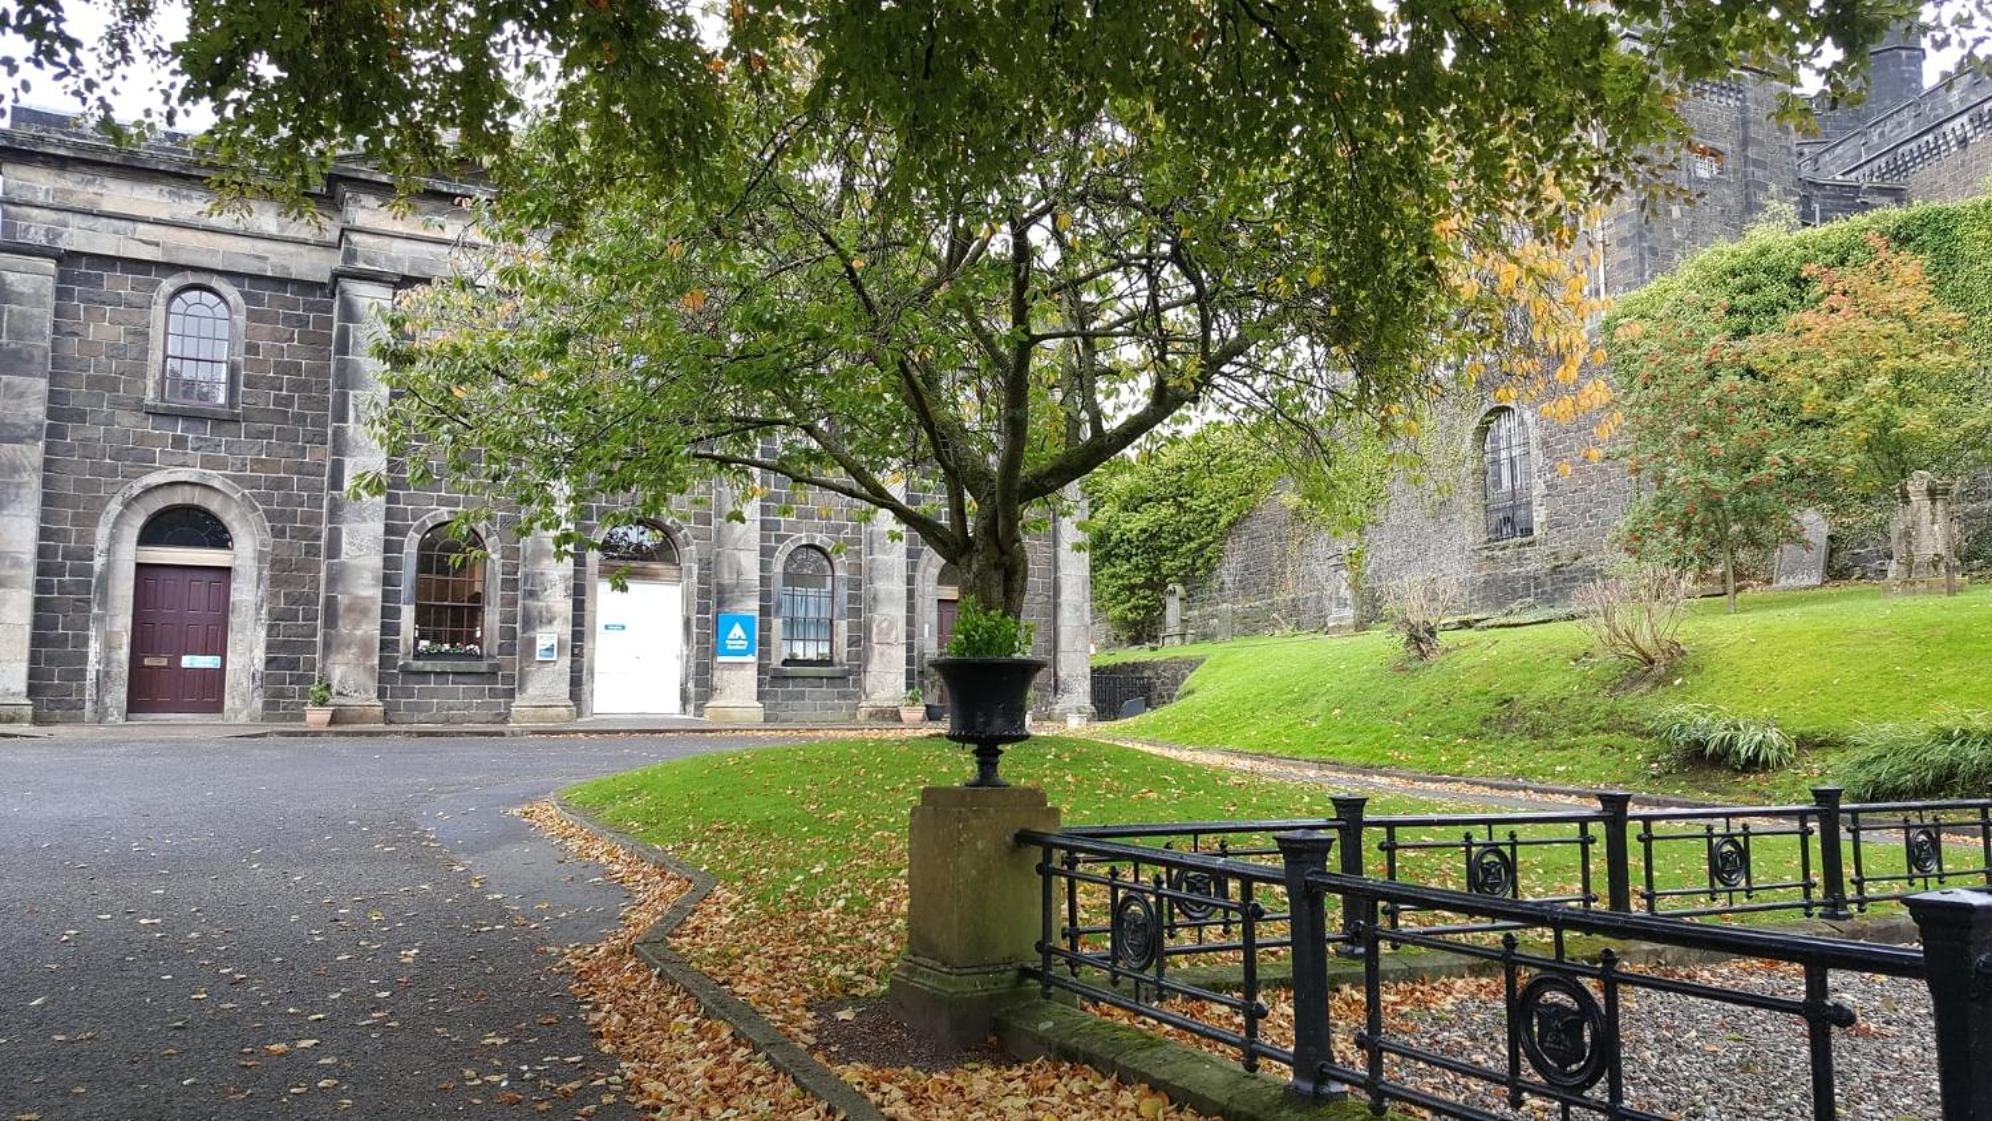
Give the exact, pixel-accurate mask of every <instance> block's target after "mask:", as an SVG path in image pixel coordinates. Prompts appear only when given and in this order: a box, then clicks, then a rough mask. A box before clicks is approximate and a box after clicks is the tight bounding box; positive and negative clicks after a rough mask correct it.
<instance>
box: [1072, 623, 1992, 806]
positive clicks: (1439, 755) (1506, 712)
mask: <svg viewBox="0 0 1992 1121" xmlns="http://www.w3.org/2000/svg"><path fill="white" fill-rule="evenodd" d="M1721 607H1722V605H1721V601H1720V600H1706V601H1702V602H1699V603H1697V604H1695V605H1694V610H1693V613H1692V615H1691V617H1690V618H1689V620H1688V622H1687V624H1686V626H1685V627H1684V628H1683V634H1682V640H1683V641H1684V643H1685V644H1686V645H1687V647H1688V650H1689V655H1688V658H1687V660H1686V661H1685V662H1684V663H1683V664H1682V665H1681V666H1680V667H1679V668H1678V670H1677V671H1676V672H1675V673H1674V674H1673V675H1672V678H1671V679H1670V680H1669V681H1667V682H1665V683H1662V684H1660V685H1659V686H1657V687H1655V688H1651V689H1646V690H1635V691H1626V690H1622V689H1620V688H1619V682H1620V680H1621V677H1622V671H1621V669H1620V667H1619V665H1618V664H1617V663H1615V662H1610V661H1606V660H1602V659H1600V658H1598V657H1596V656H1594V655H1592V654H1591V652H1590V649H1591V643H1590V640H1589V637H1588V636H1587V635H1586V634H1585V632H1584V631H1583V630H1582V629H1581V628H1580V627H1579V626H1578V625H1577V624H1575V623H1547V624H1543V625H1539V626H1531V627H1516V628H1509V629H1497V630H1484V631H1449V632H1446V634H1445V636H1444V637H1445V641H1446V645H1447V647H1448V652H1447V653H1446V654H1445V655H1444V656H1443V657H1441V658H1440V659H1439V660H1438V661H1437V662H1435V663H1432V664H1430V665H1425V666H1417V667H1409V668H1407V667H1405V666H1404V665H1402V664H1401V660H1400V657H1399V652H1398V647H1397V643H1396V640H1395V639H1394V638H1393V637H1392V636H1391V635H1390V634H1389V633H1387V632H1386V631H1384V630H1382V629H1381V628H1379V629H1374V630H1371V631H1368V632H1365V633H1362V634H1356V635H1344V636H1296V637H1285V638H1256V639H1242V640H1239V641H1236V642H1230V643H1213V644H1202V645H1195V646H1186V647H1178V648H1174V649H1167V650H1155V651H1128V652H1119V653H1112V654H1108V655H1104V656H1102V657H1100V658H1098V659H1096V662H1097V663H1099V664H1111V663H1113V662H1115V661H1124V660H1130V659H1136V658H1153V657H1177V656H1182V655H1204V656H1207V659H1208V660H1207V661H1205V663H1204V664H1203V665H1202V666H1201V667H1200V668H1199V669H1198V670H1197V672H1196V673H1195V675H1193V676H1192V677H1191V678H1190V680H1189V682H1188V684H1187V686H1186V687H1185V689H1184V691H1183V695H1182V696H1181V697H1180V698H1179V699H1178V700H1177V702H1176V703H1174V704H1172V705H1168V706H1166V707H1164V708H1161V709H1158V710H1156V711H1154V712H1151V713H1149V714H1148V715H1146V716H1142V717H1139V718H1136V719H1134V720H1131V721H1128V722H1126V723H1125V724H1122V725H1118V727H1119V728H1121V729H1124V730H1125V731H1126V732H1127V733H1128V734H1131V735H1138V736H1144V737H1150V738H1154V739H1159V740H1166V741H1169V742H1173V743H1181V744H1187V745H1192V746H1209V747H1231V748H1240V749H1244V750H1248V751H1265V752H1274V753H1280V754H1289V755H1298V756H1305V757H1309V758H1321V759H1330V760H1334V761H1338V762H1346V763H1354V764H1367V765H1381V766H1394V767H1406V768H1411V769H1415V770H1420V771H1431V772H1438V773H1448V774H1460V775H1490V776H1503V777H1512V778H1524V779H1536V780H1542V781H1554V782H1563V783H1574V784H1582V785H1596V786H1604V785H1614V786H1624V787H1627V788H1631V789H1644V790H1654V791H1667V792H1678V793H1686V794H1694V795H1703V796H1715V797H1722V798H1743V799H1756V800H1776V801H1782V800H1787V799H1802V798H1803V797H1804V792H1805V790H1806V788H1807V787H1808V786H1810V785H1812V784H1814V783H1817V782H1821V781H1830V780H1831V779H1832V778H1833V776H1834V774H1835V771H1836V768H1837V767H1838V766H1839V764H1840V762H1841V761H1842V760H1844V759H1845V758H1846V757H1847V750H1846V746H1845V744H1846V738H1847V736H1848V735H1849V734H1850V733H1852V732H1853V731H1855V730H1856V729H1857V728H1858V727H1859V726H1860V725H1861V724H1863V723H1865V722H1917V721H1921V720H1924V719H1927V718H1929V717H1930V716H1932V715H1933V714H1934V713H1936V712H1937V711H1939V710H1940V709H1941V708H1942V707H1943V706H1946V705H1950V706H1957V707H1961V708H1965V709H1981V710H1982V709H1992V588H1988V587H1977V588H1973V589H1970V590H1969V591H1967V592H1965V593H1964V594H1962V595H1960V596H1957V597H1955V598H1950V599H1946V598H1943V597H1914V598H1892V597H1888V596H1886V595H1884V594H1883V593H1882V591H1881V590H1880V589H1879V588H1876V587H1873V586H1865V587H1852V588H1832V589H1825V590H1818V591H1808V592H1763V593H1757V594H1753V595H1747V596H1745V597H1744V599H1743V610H1742V612H1741V613H1740V614H1739V615H1736V616H1729V615H1725V614H1723V613H1722V610H1721ZM1682 702H1701V703H1708V704H1714V705H1718V706H1721V707H1723V708H1725V709H1728V710H1730V711H1731V712H1734V713H1736V714H1738V715H1747V716H1755V717H1770V718H1773V719H1776V720H1777V721H1778V722H1779V723H1781V724H1782V725H1783V726H1784V727H1785V729H1786V730H1787V731H1789V732H1791V733H1793V734H1794V735H1795V736H1797V737H1798V739H1799V741H1800V744H1801V747H1802V749H1803V750H1802V752H1801V755H1800V758H1799V762H1798V764H1797V765H1796V766H1794V767H1792V768H1791V769H1789V770H1787V771H1784V772H1781V773H1777V774H1773V775H1764V776H1738V775H1734V774H1731V773H1728V772H1724V771H1718V770H1715V769H1711V768H1694V769H1688V770H1679V769H1676V768H1674V767H1673V766H1672V765H1671V763H1670V762H1669V760H1668V757H1667V753H1666V752H1665V751H1664V749H1662V748H1661V747H1660V746H1659V745H1658V744H1656V743H1655V742H1654V741H1653V740H1652V739H1651V738H1650V736H1649V735H1648V734H1647V733H1646V731H1645V725H1646V721H1647V719H1648V718H1649V717H1650V716H1651V715H1652V714H1653V713H1655V712H1657V711H1658V710H1660V709H1662V708H1664V707H1666V706H1668V705H1671V704H1676V703H1682Z"/></svg>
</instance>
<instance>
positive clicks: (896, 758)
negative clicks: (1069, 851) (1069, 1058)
mask: <svg viewBox="0 0 1992 1121" xmlns="http://www.w3.org/2000/svg"><path fill="white" fill-rule="evenodd" d="M970 770H972V767H971V766H970V759H969V755H968V753H967V752H966V751H965V750H963V749H962V748H960V747H957V746H956V745H954V744H952V743H949V742H948V741H946V740H943V739H940V738H938V737H925V738H918V739H906V740H833V741H830V742H827V743H815V744H805V745H801V746H795V747H767V748H759V749H755V750H752V751H738V752H729V753H726V754H722V755H704V756H699V757H697V758H693V759H686V760H681V761H678V762H674V763H663V764H659V765H657V766H654V767H646V768H644V769H642V770H638V771H631V772H628V773H627V774H621V775H613V776H611V777H608V778H603V779H597V780H595V781H593V782H587V783H583V784H581V785H579V786H576V787H574V788H572V789H570V790H569V791H567V796H568V797H569V798H570V799H572V800H573V801H574V802H575V803H576V804H578V805H580V806H583V807H585V808H587V809H589V810H591V811H593V812H594V813H596V814H598V815H599V816H600V817H601V818H602V820H604V821H606V822H608V823H609V824H611V825H615V826H617V827H618V828H622V829H627V830H629V831H630V832H631V833H633V834H635V835H636V836H639V837H641V838H643V839H644V840H646V841H650V842H652V843H654V844H657V845H661V846H663V847H665V848H668V849H670V850H671V851H672V852H673V853H676V854H677V855H679V856H681V857H683V858H684V859H686V860H689V861H691V862H692V863H694V864H697V865H699V866H700V867H702V868H705V869H706V870H707V871H709V872H711V873H712V874H713V875H715V876H717V877H719V878H721V879H723V880H727V881H729V882H731V883H734V884H735V885H736V886H738V887H741V888H742V889H743V890H745V891H747V892H748V893H749V894H750V895H752V896H754V897H756V898H758V899H760V900H761V901H763V902H769V901H773V900H774V899H777V898H783V897H787V898H789V899H791V900H793V899H794V898H795V897H796V896H797V895H798V894H799V895H801V896H802V897H804V898H811V897H815V896H818V895H821V894H823V893H826V892H841V891H846V890H851V889H853V888H857V889H862V888H863V887H864V886H865V885H870V884H876V883H878V882H880V881H882V880H884V879H885V878H887V877H889V876H893V875H896V874H897V873H899V872H902V871H904V868H905V836H906V814H907V810H908V809H909V808H910V807H911V806H912V805H913V803H915V802H917V801H918V800H919V797H920V788H921V787H923V786H932V785H937V784H938V785H953V784H955V783H959V782H961V781H962V780H963V779H964V778H966V777H968V774H969V772H970ZM1003 773H1004V775H1005V776H1006V777H1007V778H1009V779H1010V781H1012V782H1016V783H1031V784H1033V785H1038V786H1042V787H1043V788H1044V789H1045V792H1046V794H1047V795H1048V796H1049V797H1050V799H1051V801H1052V804H1054V805H1057V806H1060V807H1063V809H1064V811H1065V820H1066V821H1067V822H1068V823H1102V822H1112V823H1126V822H1145V821H1189V820H1214V819H1230V820H1236V819H1240V818H1293V817H1324V818H1325V817H1330V816H1332V815H1333V813H1334V807H1333V806H1332V805H1330V803H1329V801H1328V796H1329V794H1330V793H1331V791H1329V790H1328V789H1326V788H1324V787H1320V786H1308V785H1301V784H1297V783H1288V782H1279V781H1275V780H1272V779H1264V778H1258V777H1254V776H1248V775H1241V774H1237V773H1235V772H1231V771H1226V770H1222V769H1219V768H1215V767H1200V766H1196V765H1194V764H1189V763H1178V762H1175V761H1173V760H1169V759H1163V758H1159V757H1157V756H1154V755H1150V754H1147V753H1145V752H1141V751H1136V750H1133V749H1132V748H1125V747H1115V746H1113V745H1110V744H1102V743H1094V742H1091V741H1088V740H1075V739H1064V738H1059V737H1051V736H1045V737H1040V738H1037V739H1033V740H1031V741H1030V742H1028V743H1025V744H1021V745H1019V746H1017V747H1015V748H1013V749H1011V750H1010V751H1009V752H1008V753H1007V754H1005V755H1004V761H1003ZM1471 808H1472V807H1471V806H1469V805H1467V804H1465V803H1437V802H1432V801H1428V800H1414V799H1408V798H1404V799H1379V800H1378V801H1376V802H1375V803H1374V808H1373V810H1372V812H1375V813H1423V812H1446V811H1455V810H1456V811H1460V812H1467V811H1470V810H1471Z"/></svg>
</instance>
